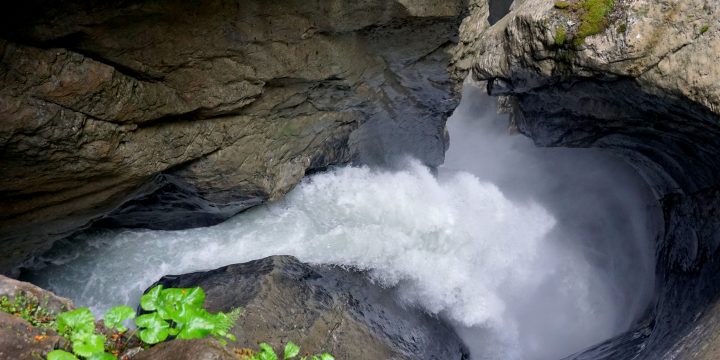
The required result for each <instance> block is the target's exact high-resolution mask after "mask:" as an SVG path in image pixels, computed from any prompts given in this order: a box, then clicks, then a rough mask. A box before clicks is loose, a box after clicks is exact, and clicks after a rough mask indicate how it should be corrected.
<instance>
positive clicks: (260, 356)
mask: <svg viewBox="0 0 720 360" xmlns="http://www.w3.org/2000/svg"><path fill="white" fill-rule="evenodd" d="M259 346H260V350H259V351H258V352H253V351H249V350H248V351H246V352H241V353H240V357H241V358H242V359H243V360H278V359H282V360H289V359H294V358H296V357H297V356H298V355H299V354H300V347H299V346H297V345H295V344H294V343H293V342H289V343H287V345H285V349H284V350H283V357H282V358H279V357H278V355H277V354H276V353H275V350H273V348H272V346H270V345H268V344H267V343H261V344H260V345H259ZM299 360H335V357H333V356H332V355H330V354H328V353H323V354H318V355H306V356H303V357H301V358H300V359H299Z"/></svg>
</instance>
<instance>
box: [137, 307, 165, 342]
mask: <svg viewBox="0 0 720 360" xmlns="http://www.w3.org/2000/svg"><path fill="white" fill-rule="evenodd" d="M135 324H136V325H137V326H138V327H139V328H141V330H140V331H138V333H137V334H138V337H139V338H140V340H142V341H143V342H145V343H147V344H157V343H159V342H161V341H164V340H165V339H167V337H168V335H169V331H168V329H169V328H170V325H169V324H168V323H167V321H165V320H163V319H162V318H161V317H160V315H158V313H152V314H145V315H140V316H138V317H137V319H135Z"/></svg>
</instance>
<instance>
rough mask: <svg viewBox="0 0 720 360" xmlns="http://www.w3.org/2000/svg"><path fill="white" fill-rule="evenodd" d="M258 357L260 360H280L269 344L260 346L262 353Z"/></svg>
mask: <svg viewBox="0 0 720 360" xmlns="http://www.w3.org/2000/svg"><path fill="white" fill-rule="evenodd" d="M258 355H259V359H260V360H278V358H277V355H276V354H275V350H273V348H272V346H270V345H268V344H267V343H261V344H260V352H259V353H258Z"/></svg>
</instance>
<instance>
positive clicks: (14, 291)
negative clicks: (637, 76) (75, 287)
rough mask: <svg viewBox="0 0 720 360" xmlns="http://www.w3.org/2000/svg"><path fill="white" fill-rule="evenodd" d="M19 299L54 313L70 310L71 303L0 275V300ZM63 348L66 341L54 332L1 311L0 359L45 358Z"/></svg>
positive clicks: (45, 291)
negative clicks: (19, 297) (53, 351)
mask: <svg viewBox="0 0 720 360" xmlns="http://www.w3.org/2000/svg"><path fill="white" fill-rule="evenodd" d="M18 296H22V297H25V298H26V299H27V300H28V301H32V302H36V303H37V304H39V305H40V306H41V307H42V308H44V309H46V310H48V311H49V312H51V313H54V314H58V313H60V312H63V311H67V310H72V309H73V303H72V302H71V301H70V300H68V299H66V298H63V297H60V296H57V295H55V294H53V293H52V292H50V291H47V290H43V289H41V288H39V287H37V286H35V285H33V284H30V283H26V282H22V281H17V280H13V279H10V278H7V277H5V276H2V275H0V297H7V298H8V299H9V300H10V301H13V300H14V299H15V298H16V297H18ZM66 345H67V341H66V340H65V339H64V338H63V337H61V336H59V335H58V334H57V333H55V332H54V331H53V330H50V329H47V328H42V327H35V326H33V325H32V324H30V323H29V322H28V321H26V320H24V319H22V318H20V317H19V316H15V315H13V314H8V313H6V312H3V311H0V359H13V360H16V359H17V360H36V359H44V358H45V356H46V355H47V353H48V352H50V351H52V350H53V349H56V348H60V347H64V346H66Z"/></svg>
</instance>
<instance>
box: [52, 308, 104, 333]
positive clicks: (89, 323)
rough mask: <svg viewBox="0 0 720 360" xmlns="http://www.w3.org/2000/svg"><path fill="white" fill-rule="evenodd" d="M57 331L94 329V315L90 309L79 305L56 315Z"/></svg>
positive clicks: (90, 330)
mask: <svg viewBox="0 0 720 360" xmlns="http://www.w3.org/2000/svg"><path fill="white" fill-rule="evenodd" d="M57 327H58V332H60V333H61V334H67V333H70V332H88V333H92V332H94V331H95V316H93V314H92V312H90V309H88V308H86V307H81V308H79V309H75V310H73V311H66V312H64V313H61V314H60V315H58V316H57Z"/></svg>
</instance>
